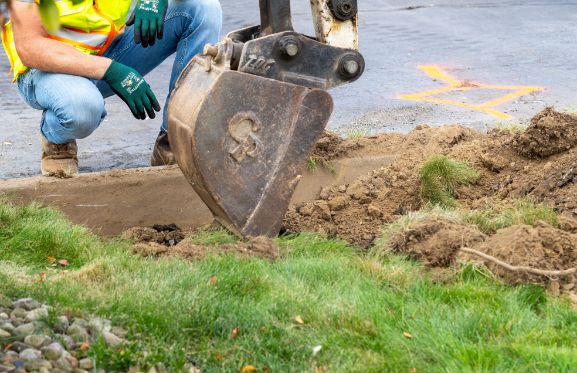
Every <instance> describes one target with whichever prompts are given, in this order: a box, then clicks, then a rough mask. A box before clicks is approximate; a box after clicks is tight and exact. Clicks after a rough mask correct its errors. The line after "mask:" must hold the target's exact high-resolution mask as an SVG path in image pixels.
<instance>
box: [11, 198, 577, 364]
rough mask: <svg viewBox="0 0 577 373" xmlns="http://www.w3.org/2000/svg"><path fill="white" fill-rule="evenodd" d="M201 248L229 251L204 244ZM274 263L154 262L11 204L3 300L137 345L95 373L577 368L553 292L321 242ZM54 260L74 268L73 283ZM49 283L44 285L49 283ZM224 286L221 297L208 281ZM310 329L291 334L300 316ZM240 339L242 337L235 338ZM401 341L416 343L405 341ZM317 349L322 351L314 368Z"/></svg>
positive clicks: (289, 244) (297, 243) (104, 358)
mask: <svg viewBox="0 0 577 373" xmlns="http://www.w3.org/2000/svg"><path fill="white" fill-rule="evenodd" d="M191 239H192V240H196V241H195V242H199V243H205V244H217V243H219V242H229V241H230V240H231V239H232V238H231V237H230V236H229V235H227V234H225V233H223V232H216V233H202V234H201V235H199V236H196V237H193V238H191ZM279 245H281V247H282V252H283V255H282V258H281V259H279V260H278V261H275V262H271V261H267V260H263V259H258V258H238V257H235V256H232V255H222V256H214V255H213V256H208V257H206V258H205V259H203V260H200V261H197V262H185V261H181V260H178V259H175V258H165V259H144V258H140V257H137V256H133V255H131V254H129V250H128V249H129V247H128V244H127V243H126V242H123V241H107V242H103V241H101V240H99V239H98V238H97V237H95V236H93V235H91V234H90V233H89V232H87V231H86V230H84V229H83V228H79V227H76V226H73V225H71V224H69V223H68V222H67V221H66V220H65V219H63V218H62V217H61V216H60V215H59V214H58V213H56V212H54V211H52V210H47V209H41V208H38V207H36V206H31V207H25V208H17V207H12V206H10V205H8V204H6V203H0V293H5V294H7V295H9V296H11V297H20V296H33V297H36V298H37V299H40V300H42V301H45V302H47V303H49V304H51V305H52V306H54V307H55V308H56V311H58V312H72V313H73V314H96V315H100V316H102V317H107V318H110V319H112V320H113V322H114V323H115V324H116V325H120V326H123V327H125V328H127V329H128V330H129V331H130V340H131V341H133V342H132V343H131V344H130V345H128V346H125V347H124V348H122V349H121V350H117V351H116V350H110V349H108V348H106V347H105V346H103V345H101V344H97V345H95V346H93V347H92V348H91V350H90V353H91V354H92V356H94V357H95V358H96V359H97V361H98V366H105V367H108V368H110V369H116V370H126V369H127V368H128V367H129V366H135V365H139V366H140V367H141V368H143V369H145V368H146V367H148V366H150V365H152V364H154V363H156V362H158V361H163V362H164V363H165V364H166V365H167V366H168V367H169V368H170V370H172V371H175V370H177V369H179V368H180V367H181V366H183V365H184V364H185V363H186V362H194V363H195V364H196V365H197V366H199V367H200V368H201V369H202V371H203V372H221V371H227V372H238V371H239V370H240V369H241V368H242V367H243V366H245V365H247V364H250V365H254V366H256V367H257V368H258V369H259V371H266V370H265V369H264V368H268V371H270V372H315V371H316V369H317V368H318V367H321V368H322V371H323V372H409V371H410V370H411V369H413V368H415V369H416V371H417V372H490V371H491V372H504V371H514V372H562V371H571V370H573V369H574V367H575V366H577V354H576V353H575V348H576V347H577V313H576V312H575V311H574V310H573V309H572V308H571V306H570V305H569V304H568V303H567V302H565V301H563V300H559V299H552V298H549V297H548V296H547V295H546V294H545V293H544V290H543V289H542V288H539V287H534V286H520V287H509V286H505V285H502V284H500V283H497V282H495V281H493V280H492V279H491V278H488V276H486V275H484V274H483V273H482V271H479V270H478V269H476V268H474V267H472V266H465V267H463V268H462V269H460V270H456V272H455V275H454V276H453V277H454V278H453V280H452V281H451V282H449V283H448V284H440V283H436V282H434V281H433V280H432V279H431V278H430V277H429V274H428V272H427V271H425V270H424V269H423V268H421V267H420V266H419V265H418V264H416V263H413V262H410V261H406V260H403V259H401V258H398V257H394V256H383V257H381V258H380V259H378V260H377V259H375V258H374V257H371V256H365V255H362V254H360V253H358V252H357V251H355V250H354V249H352V248H350V247H349V246H347V245H346V244H345V243H343V242H340V241H334V240H332V241H331V240H325V239H322V238H320V237H318V236H316V235H312V234H304V235H300V236H291V237H284V238H282V239H279ZM47 256H54V257H57V258H66V259H68V260H69V261H70V262H71V267H70V268H69V272H67V273H63V272H62V270H61V269H58V268H53V267H51V266H50V264H49V263H48V262H47V259H46V258H47ZM41 272H46V273H47V278H46V280H45V281H43V282H41V281H39V273H41ZM212 276H216V277H217V283H216V284H212V285H211V282H210V281H209V279H210V278H211V277H212ZM297 315H298V316H300V317H301V318H302V319H303V320H304V325H300V324H298V323H296V322H294V321H293V318H294V317H295V316H297ZM236 327H239V328H240V333H239V334H238V336H237V337H236V338H231V332H232V330H233V329H234V328H236ZM403 333H410V335H411V336H412V338H407V337H406V336H404V335H403ZM315 346H322V348H321V350H320V352H318V353H317V354H316V355H315V354H313V348H314V347H315Z"/></svg>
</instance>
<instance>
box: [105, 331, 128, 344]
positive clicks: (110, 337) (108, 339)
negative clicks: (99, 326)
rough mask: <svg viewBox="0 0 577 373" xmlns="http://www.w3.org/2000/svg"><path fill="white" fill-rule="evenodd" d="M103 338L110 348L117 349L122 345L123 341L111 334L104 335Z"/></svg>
mask: <svg viewBox="0 0 577 373" xmlns="http://www.w3.org/2000/svg"><path fill="white" fill-rule="evenodd" d="M102 337H103V338H104V342H106V344H107V345H108V346H110V347H117V346H119V345H121V344H122V342H123V341H122V339H120V338H118V337H117V336H115V335H114V334H112V333H110V332H104V333H102Z"/></svg>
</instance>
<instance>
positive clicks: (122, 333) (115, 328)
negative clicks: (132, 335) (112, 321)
mask: <svg viewBox="0 0 577 373" xmlns="http://www.w3.org/2000/svg"><path fill="white" fill-rule="evenodd" d="M110 332H111V333H112V334H114V335H116V336H118V337H120V338H126V334H128V333H127V331H126V330H124V329H122V328H121V327H119V326H113V327H112V329H111V330H110Z"/></svg>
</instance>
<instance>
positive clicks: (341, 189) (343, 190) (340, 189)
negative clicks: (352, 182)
mask: <svg viewBox="0 0 577 373" xmlns="http://www.w3.org/2000/svg"><path fill="white" fill-rule="evenodd" d="M346 191H347V186H346V185H341V186H339V192H341V193H344V192H346Z"/></svg>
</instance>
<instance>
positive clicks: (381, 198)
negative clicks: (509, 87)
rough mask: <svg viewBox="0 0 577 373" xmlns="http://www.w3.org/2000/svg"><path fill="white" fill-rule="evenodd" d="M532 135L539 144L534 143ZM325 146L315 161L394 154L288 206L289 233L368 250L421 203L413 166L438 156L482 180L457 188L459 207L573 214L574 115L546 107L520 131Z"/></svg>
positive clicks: (423, 134) (442, 133)
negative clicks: (503, 206)
mask: <svg viewBox="0 0 577 373" xmlns="http://www.w3.org/2000/svg"><path fill="white" fill-rule="evenodd" d="M549 125H551V127H552V128H549V127H548V126H549ZM539 136H546V140H542V141H541V140H538V139H540V137H539ZM327 141H328V140H327ZM329 142H330V143H331V144H333V145H334V147H335V148H334V149H333V150H332V152H330V153H329V152H326V151H324V150H322V146H321V149H320V150H319V147H317V150H316V152H315V154H314V157H316V156H319V157H321V159H322V160H323V161H326V162H330V161H331V160H332V159H338V158H340V157H345V156H347V157H363V156H372V155H379V154H396V155H398V159H397V160H396V161H394V162H393V163H392V164H390V165H389V166H386V167H384V168H381V169H379V170H376V171H373V172H372V173H370V174H368V175H365V176H363V177H361V178H359V179H357V180H356V181H354V182H352V183H350V184H347V185H340V186H335V187H331V188H326V189H325V190H323V191H322V193H321V195H320V198H318V199H317V200H316V201H311V202H307V203H301V204H296V205H293V206H291V207H290V209H289V211H288V213H287V215H286V218H285V222H284V223H285V228H286V230H287V231H289V232H302V231H311V230H312V231H318V232H321V233H323V234H326V235H327V236H330V237H340V238H342V239H345V240H347V241H349V242H350V243H352V244H354V245H357V246H360V247H368V246H370V245H371V244H372V243H373V241H374V239H375V238H376V237H377V236H378V235H379V233H380V230H381V227H382V226H383V225H384V224H386V223H390V222H392V221H394V220H396V219H397V218H398V217H399V216H400V215H403V214H406V213H407V212H410V211H417V210H419V209H420V208H421V207H422V206H423V202H422V200H421V198H420V193H419V192H420V183H419V177H418V173H419V169H420V166H421V165H422V163H423V162H424V161H426V160H427V159H428V158H430V157H431V156H433V155H439V154H442V155H446V156H448V157H450V158H453V159H457V160H460V161H467V162H469V164H471V166H472V167H473V168H475V169H476V170H477V171H478V172H479V174H480V175H481V177H480V179H479V181H478V182H476V183H475V184H474V185H471V186H465V187H460V188H458V189H457V193H456V194H457V195H456V199H457V201H458V203H459V205H460V206H462V207H464V208H471V209H476V208H481V207H483V206H486V205H487V204H492V203H494V202H495V201H501V200H507V199H514V198H519V197H524V196H530V197H532V198H533V199H535V200H536V201H538V202H543V203H546V204H548V205H550V206H551V207H553V208H555V210H556V211H557V212H558V213H560V214H565V215H566V216H568V217H569V218H575V217H577V147H575V146H574V145H575V144H577V116H575V115H570V114H561V113H557V112H555V111H554V110H553V109H551V108H548V109H545V110H544V111H543V112H541V113H539V114H538V115H537V116H535V118H534V119H533V121H532V123H531V125H530V126H529V128H528V129H527V131H525V132H524V133H522V134H518V133H514V132H511V131H506V130H491V131H490V132H489V133H486V134H484V133H480V132H477V131H475V130H473V129H470V128H466V127H463V126H460V125H449V126H443V127H429V126H425V125H420V126H417V127H416V128H415V129H414V130H413V131H411V132H410V133H408V134H400V133H385V134H382V135H379V136H372V137H367V138H362V139H347V140H341V141H340V142H339V141H336V140H334V139H332V140H330V141H329Z"/></svg>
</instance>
